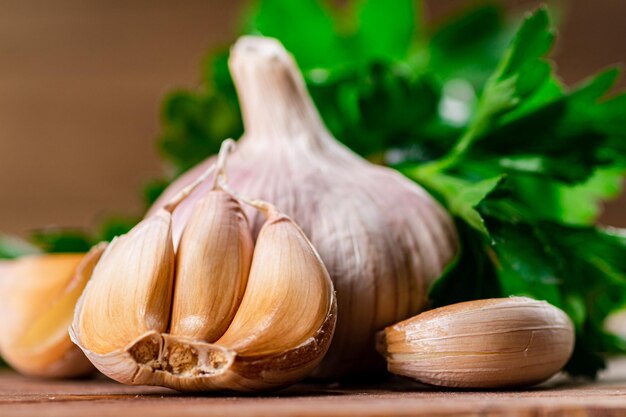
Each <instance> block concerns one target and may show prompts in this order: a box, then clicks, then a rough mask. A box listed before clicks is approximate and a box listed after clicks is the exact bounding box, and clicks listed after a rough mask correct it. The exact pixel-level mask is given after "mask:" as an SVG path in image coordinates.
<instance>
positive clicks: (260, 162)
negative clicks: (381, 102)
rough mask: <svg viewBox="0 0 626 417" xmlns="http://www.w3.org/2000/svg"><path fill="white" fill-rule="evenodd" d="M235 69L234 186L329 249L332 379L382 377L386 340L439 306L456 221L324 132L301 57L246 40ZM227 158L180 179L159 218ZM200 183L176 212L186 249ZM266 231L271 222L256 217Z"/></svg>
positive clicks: (328, 367) (323, 368)
mask: <svg viewBox="0 0 626 417" xmlns="http://www.w3.org/2000/svg"><path fill="white" fill-rule="evenodd" d="M230 70H231V74H232V76H233V79H234V82H235V85H236V87H237V91H238V94H239V99H240V103H241V107H242V112H243V120H244V126H245V133H244V135H243V137H242V138H241V139H240V141H239V146H238V149H237V151H236V152H235V153H234V154H233V155H232V156H231V157H230V158H229V162H228V165H229V167H228V172H229V178H228V180H229V184H231V186H232V187H233V188H235V189H238V190H239V191H240V192H242V193H243V194H247V195H253V196H255V197H259V198H261V199H264V200H267V201H269V202H271V203H272V204H274V205H275V206H276V207H278V208H279V209H280V210H281V211H283V212H284V213H286V214H287V215H288V216H290V217H291V218H293V219H294V221H295V222H296V223H297V224H298V225H299V226H300V227H301V228H302V229H303V230H304V232H305V234H306V235H307V236H308V237H309V239H310V240H311V242H312V243H313V245H314V247H315V248H316V249H317V250H318V252H319V254H320V256H321V258H322V260H323V261H324V264H325V265H326V267H327V269H328V271H329V273H330V276H331V278H332V280H333V282H334V284H335V289H336V291H337V298H338V319H337V327H336V331H335V336H334V339H333V342H332V345H331V347H330V350H329V352H328V354H327V355H326V357H325V358H324V360H323V362H322V364H321V365H320V367H319V368H318V369H317V371H316V376H318V377H322V378H337V377H343V376H347V375H356V374H366V373H371V372H372V371H375V370H380V369H382V365H383V362H382V360H381V359H380V357H379V356H378V355H377V354H376V352H375V349H374V346H375V342H374V335H375V333H376V332H377V331H378V330H381V329H382V328H384V327H385V326H387V325H389V324H391V323H395V322H398V321H400V320H403V319H405V318H407V317H411V316H413V315H415V314H417V313H418V312H420V311H422V310H423V309H424V308H425V307H426V306H427V297H426V294H427V290H428V288H429V286H430V284H431V283H432V282H433V281H434V280H435V279H437V278H438V277H439V276H440V275H441V273H442V272H443V270H444V268H445V267H446V266H447V265H448V263H449V262H450V261H451V260H452V259H453V258H454V257H455V255H456V252H457V248H458V240H457V234H456V231H455V228H454V223H453V221H452V219H451V217H450V216H449V215H448V213H447V212H446V211H445V210H444V209H443V208H442V207H441V206H440V205H439V204H438V203H437V202H436V201H435V200H434V199H433V198H432V197H431V196H430V195H429V194H428V193H427V192H426V191H424V190H423V189H422V188H421V187H419V186H418V185H416V184H414V183H413V182H411V181H409V180H408V179H406V178H405V177H403V176H402V175H400V174H399V173H397V172H396V171H394V170H391V169H388V168H385V167H381V166H377V165H374V164H371V163H369V162H368V161H366V160H365V159H363V158H361V157H359V156H358V155H356V154H355V153H353V152H352V151H350V150H349V149H347V148H346V147H345V146H343V145H342V144H340V143H339V142H337V141H336V140H335V139H334V138H333V137H332V136H331V135H330V133H329V132H328V130H327V129H326V127H325V126H324V124H323V122H322V120H321V118H320V116H319V114H318V112H317V110H316V109H315V106H314V104H313V102H312V100H311V98H310V96H309V95H308V92H307V90H306V87H305V85H304V81H303V79H302V76H301V74H300V72H299V71H298V69H297V66H296V64H295V62H294V61H293V59H292V57H291V56H290V55H289V54H288V53H287V51H286V50H285V49H284V48H283V46H282V45H281V44H280V43H279V42H278V41H276V40H274V39H271V38H262V37H242V38H241V39H240V40H239V41H238V42H237V43H236V44H235V46H234V47H233V48H232V50H231V57H230ZM214 162H215V158H214V157H212V158H209V159H207V160H206V161H204V162H202V163H201V164H199V165H198V166H196V167H194V168H193V169H191V170H190V171H188V172H187V173H185V174H184V175H183V176H181V177H180V178H179V179H178V180H177V181H176V182H174V183H173V184H172V185H171V186H170V187H169V188H168V189H167V190H166V191H165V193H164V194H163V195H162V196H161V197H160V198H159V200H158V201H157V202H156V203H155V205H154V206H153V207H152V209H151V210H150V212H149V213H148V215H151V214H152V213H154V212H155V211H156V210H158V208H159V207H162V206H163V205H164V204H165V202H166V201H168V200H169V199H170V198H171V197H172V196H173V195H175V194H176V193H177V192H178V191H179V190H181V189H182V188H184V187H185V186H186V185H188V184H189V183H191V182H193V180H194V179H195V178H196V177H197V176H198V174H199V173H200V172H202V171H204V170H206V169H207V168H208V166H210V165H211V164H213V163H214ZM210 189H211V187H210V184H209V183H208V182H207V183H206V184H202V185H200V186H199V187H198V188H197V189H196V190H195V191H194V192H193V193H192V194H191V196H190V197H189V198H187V199H186V200H185V201H183V202H182V203H181V204H180V206H179V207H178V208H177V209H176V210H175V211H174V213H173V238H174V244H175V245H178V242H179V240H180V237H181V234H182V231H183V229H184V227H185V224H186V223H187V221H188V219H189V217H190V216H191V213H192V212H193V210H194V204H195V202H196V201H198V200H199V199H200V198H202V196H204V195H206V194H207V193H208V192H210ZM246 214H247V216H248V218H249V219H250V224H251V227H252V229H253V232H254V235H256V234H257V233H258V230H259V229H260V227H261V225H262V223H263V220H264V219H263V217H262V216H261V215H259V213H258V212H255V211H254V210H253V209H250V208H248V209H246Z"/></svg>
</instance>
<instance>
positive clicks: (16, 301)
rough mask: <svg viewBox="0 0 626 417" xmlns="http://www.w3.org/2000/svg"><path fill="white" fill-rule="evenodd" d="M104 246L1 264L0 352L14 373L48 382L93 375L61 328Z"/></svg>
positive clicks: (72, 309)
mask: <svg viewBox="0 0 626 417" xmlns="http://www.w3.org/2000/svg"><path fill="white" fill-rule="evenodd" d="M105 246H106V245H104V244H100V245H97V246H95V247H94V248H93V249H92V250H91V251H90V252H89V253H87V254H46V255H32V256H25V257H22V258H20V259H17V260H14V261H6V262H3V263H2V264H1V267H0V294H1V296H2V299H1V300H0V316H1V317H2V318H3V328H2V332H0V351H2V356H3V357H4V359H5V360H6V361H7V362H8V363H9V365H11V366H12V367H13V368H14V369H16V370H17V371H19V372H20V373H22V374H25V375H31V376H38V377H49V378H70V377H77V376H82V375H86V374H89V373H92V372H93V371H94V368H93V366H92V365H91V363H90V362H89V361H88V360H87V358H85V356H84V355H83V353H82V352H81V351H80V350H79V349H78V348H77V347H76V346H75V345H74V344H72V342H71V341H70V338H69V335H68V332H67V328H68V327H69V325H70V324H71V321H72V317H73V311H74V305H75V304H76V301H77V300H78V298H79V296H80V294H81V292H82V291H83V289H84V288H85V285H86V284H87V281H88V280H89V277H90V276H91V274H92V272H93V269H94V266H95V264H96V262H97V261H98V259H99V258H100V256H101V255H102V252H103V251H104V247H105Z"/></svg>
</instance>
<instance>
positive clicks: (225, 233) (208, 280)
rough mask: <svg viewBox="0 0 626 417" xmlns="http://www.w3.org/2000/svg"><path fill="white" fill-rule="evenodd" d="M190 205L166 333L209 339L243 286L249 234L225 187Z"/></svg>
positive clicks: (233, 308)
mask: <svg viewBox="0 0 626 417" xmlns="http://www.w3.org/2000/svg"><path fill="white" fill-rule="evenodd" d="M194 210H195V211H194V214H193V215H192V217H191V218H190V220H189V222H188V223H187V226H186V228H185V231H184V232H183V236H182V239H181V243H180V246H179V247H178V253H177V262H176V284H175V288H174V302H173V308H172V319H171V329H170V333H171V334H173V335H179V336H187V337H190V338H194V339H200V340H204V341H207V342H214V341H215V340H217V339H218V338H219V337H220V336H222V335H223V334H224V332H225V331H226V329H227V328H228V325H229V324H230V322H231V321H232V319H233V317H234V316H235V313H236V312H237V308H238V307H239V303H240V302H241V299H242V297H243V293H244V290H245V289H246V282H247V280H248V273H249V272H250V262H251V260H252V250H253V243H252V235H251V234H250V228H249V226H248V219H247V218H246V215H245V214H244V212H243V210H242V209H241V206H240V205H239V202H238V201H237V200H235V199H234V198H233V197H232V196H230V195H229V194H227V193H225V192H224V191H221V190H214V191H212V192H210V193H209V194H208V195H207V196H206V197H204V198H202V199H201V200H200V201H198V203H197V204H196V206H195V209H194Z"/></svg>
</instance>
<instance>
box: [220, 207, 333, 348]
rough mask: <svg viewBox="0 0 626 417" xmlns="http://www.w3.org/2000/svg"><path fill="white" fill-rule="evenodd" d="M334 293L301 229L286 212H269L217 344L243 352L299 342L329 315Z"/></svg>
mask: <svg viewBox="0 0 626 417" xmlns="http://www.w3.org/2000/svg"><path fill="white" fill-rule="evenodd" d="M333 294H334V293H333V287H332V283H331V281H330V276H329V275H328V272H327V271H326V268H324V264H323V263H322V261H321V259H320V258H319V255H318V254H317V252H316V251H315V250H314V249H313V246H312V245H311V243H310V242H309V240H308V239H307V238H306V236H305V235H304V233H303V232H302V230H301V229H300V228H299V227H298V226H297V225H296V224H295V223H294V222H293V220H291V219H290V218H289V217H287V216H285V215H284V214H280V213H272V214H270V217H269V218H268V220H267V222H266V223H265V224H264V225H263V227H262V229H261V231H260V233H259V236H258V238H257V242H256V246H255V248H254V258H253V261H252V268H251V271H250V277H249V278H248V287H247V288H246V293H245V295H244V299H243V301H242V303H241V306H240V308H239V310H238V311H237V314H236V316H235V318H234V320H233V322H232V323H231V325H230V327H229V328H228V330H227V331H226V333H225V334H224V336H222V337H221V338H220V339H219V340H218V342H217V343H218V344H220V345H223V346H227V347H228V348H230V349H232V350H235V351H237V353H238V354H239V355H241V356H253V355H256V356H258V355H269V354H275V353H280V352H282V351H284V350H285V348H286V347H296V346H299V345H300V344H302V343H304V342H305V341H307V340H308V339H310V338H311V337H312V336H314V335H315V333H316V332H317V331H318V329H320V328H321V327H322V326H323V324H324V322H325V321H326V320H327V317H328V314H329V312H330V311H331V309H332V304H333V298H334V295H333ZM296 318H297V319H296Z"/></svg>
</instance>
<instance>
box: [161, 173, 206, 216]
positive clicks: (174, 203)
mask: <svg viewBox="0 0 626 417" xmlns="http://www.w3.org/2000/svg"><path fill="white" fill-rule="evenodd" d="M213 171H215V164H213V165H211V166H210V167H208V168H207V169H206V171H204V172H203V173H202V174H200V175H199V176H198V178H196V179H195V180H194V182H192V183H191V184H189V185H188V186H186V187H185V188H183V189H182V190H180V191H179V192H178V193H177V194H176V195H175V196H174V197H172V199H171V200H170V201H168V202H167V203H166V204H165V205H164V206H163V208H164V209H165V210H167V211H169V212H170V213H172V212H173V211H174V210H175V209H176V207H178V205H179V204H180V203H181V202H182V201H183V200H184V199H185V198H187V197H188V196H189V194H191V193H192V192H193V190H195V189H196V187H197V186H198V185H200V184H201V183H203V182H204V181H206V180H207V178H209V176H211V174H213Z"/></svg>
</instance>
